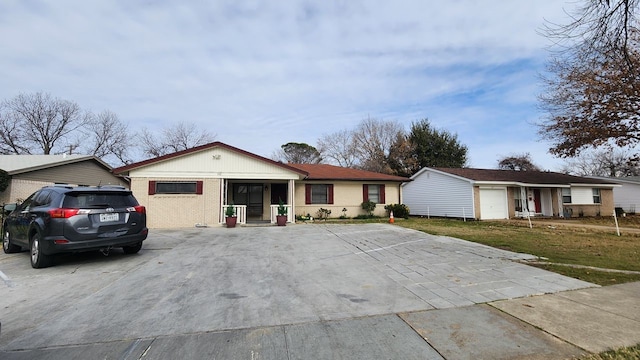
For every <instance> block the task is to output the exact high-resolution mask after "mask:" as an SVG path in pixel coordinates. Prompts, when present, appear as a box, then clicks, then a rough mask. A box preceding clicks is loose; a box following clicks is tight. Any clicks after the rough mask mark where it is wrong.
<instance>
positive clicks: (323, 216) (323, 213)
mask: <svg viewBox="0 0 640 360" xmlns="http://www.w3.org/2000/svg"><path fill="white" fill-rule="evenodd" d="M329 215H331V210H329V209H323V208H320V209H319V210H318V212H317V213H316V218H318V219H320V220H327V219H328V218H329Z"/></svg>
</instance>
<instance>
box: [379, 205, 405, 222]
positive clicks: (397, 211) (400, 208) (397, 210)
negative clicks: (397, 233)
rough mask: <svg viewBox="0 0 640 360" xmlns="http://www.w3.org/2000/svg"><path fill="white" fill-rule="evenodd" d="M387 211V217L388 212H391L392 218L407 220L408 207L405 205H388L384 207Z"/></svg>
mask: <svg viewBox="0 0 640 360" xmlns="http://www.w3.org/2000/svg"><path fill="white" fill-rule="evenodd" d="M384 209H385V210H387V216H388V215H389V212H391V211H393V217H397V218H405V219H408V218H409V207H408V206H407V205H405V204H389V205H386V206H385V207H384Z"/></svg>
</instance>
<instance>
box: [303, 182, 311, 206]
mask: <svg viewBox="0 0 640 360" xmlns="http://www.w3.org/2000/svg"><path fill="white" fill-rule="evenodd" d="M304 203H305V204H307V205H308V204H311V184H305V185H304Z"/></svg>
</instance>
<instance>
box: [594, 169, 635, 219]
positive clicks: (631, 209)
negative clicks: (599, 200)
mask: <svg viewBox="0 0 640 360" xmlns="http://www.w3.org/2000/svg"><path fill="white" fill-rule="evenodd" d="M594 179H599V180H605V181H612V182H616V183H618V184H620V185H621V186H620V187H616V188H615V189H613V203H614V205H615V207H616V208H621V209H622V211H624V212H626V213H627V214H636V211H637V210H640V176H628V177H621V178H607V177H594Z"/></svg>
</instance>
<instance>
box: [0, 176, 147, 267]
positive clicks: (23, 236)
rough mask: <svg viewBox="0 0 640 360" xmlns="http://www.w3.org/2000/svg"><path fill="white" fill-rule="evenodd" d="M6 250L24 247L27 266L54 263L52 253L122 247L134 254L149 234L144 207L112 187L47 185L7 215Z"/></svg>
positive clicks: (124, 192) (131, 197) (43, 265)
mask: <svg viewBox="0 0 640 360" xmlns="http://www.w3.org/2000/svg"><path fill="white" fill-rule="evenodd" d="M2 229H3V232H2V234H3V236H4V237H3V241H2V248H3V250H4V252H5V253H13V252H18V251H21V250H22V248H28V249H29V250H30V252H31V266H33V267H34V268H43V267H47V266H50V265H52V263H53V255H54V254H59V253H73V252H83V251H91V250H102V251H109V250H110V249H111V248H114V247H121V248H122V249H123V250H124V252H125V253H127V254H134V253H137V252H138V251H140V249H141V248H142V242H143V241H144V240H145V239H146V238H147V234H148V232H149V230H148V229H147V215H146V211H145V207H144V206H141V205H140V204H139V203H138V201H137V200H136V199H135V197H133V194H132V193H131V191H130V190H127V189H125V188H124V187H120V186H118V187H115V186H98V187H92V186H91V187H90V186H79V187H71V186H58V185H56V186H46V187H43V188H42V189H40V190H38V191H36V192H35V193H34V194H32V195H31V196H29V197H28V198H27V199H26V200H25V201H24V202H23V203H21V204H18V205H17V206H16V208H15V210H13V211H12V212H11V213H10V214H9V215H7V216H6V218H5V220H4V223H3V226H2Z"/></svg>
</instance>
